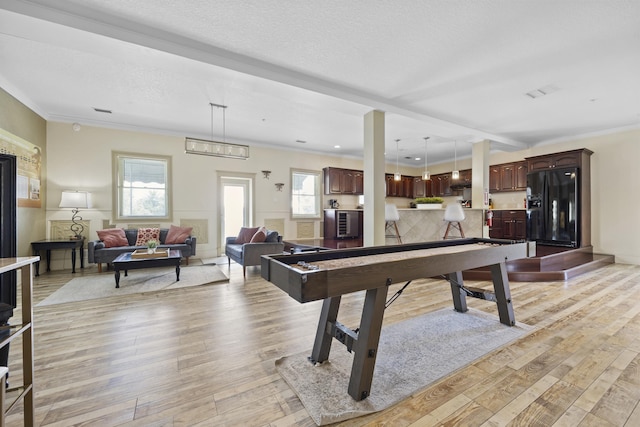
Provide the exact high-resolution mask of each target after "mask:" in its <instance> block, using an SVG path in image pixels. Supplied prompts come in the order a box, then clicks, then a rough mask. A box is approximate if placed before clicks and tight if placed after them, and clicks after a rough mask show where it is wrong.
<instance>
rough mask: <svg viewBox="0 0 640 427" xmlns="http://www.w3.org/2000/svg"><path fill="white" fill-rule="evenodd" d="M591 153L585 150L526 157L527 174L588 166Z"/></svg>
mask: <svg viewBox="0 0 640 427" xmlns="http://www.w3.org/2000/svg"><path fill="white" fill-rule="evenodd" d="M592 154H593V151H591V150H588V149H586V148H582V149H580V150H572V151H563V152H561V153H553V154H546V155H543V156H535V157H527V162H528V169H529V172H533V171H536V170H543V169H549V168H565V167H581V166H582V165H583V164H585V163H586V164H589V156H591V155H592Z"/></svg>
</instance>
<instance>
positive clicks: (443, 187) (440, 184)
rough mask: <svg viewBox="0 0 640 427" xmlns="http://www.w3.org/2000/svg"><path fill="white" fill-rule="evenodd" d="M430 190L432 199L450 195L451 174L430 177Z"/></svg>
mask: <svg viewBox="0 0 640 427" xmlns="http://www.w3.org/2000/svg"><path fill="white" fill-rule="evenodd" d="M431 189H432V190H433V196H434V197H444V196H450V195H451V194H452V193H451V173H441V174H438V175H432V176H431Z"/></svg>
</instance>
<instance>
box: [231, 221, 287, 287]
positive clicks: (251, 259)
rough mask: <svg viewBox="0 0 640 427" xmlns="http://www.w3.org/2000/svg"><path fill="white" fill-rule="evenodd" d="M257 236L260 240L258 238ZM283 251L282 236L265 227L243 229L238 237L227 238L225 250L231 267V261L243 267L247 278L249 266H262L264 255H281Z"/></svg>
mask: <svg viewBox="0 0 640 427" xmlns="http://www.w3.org/2000/svg"><path fill="white" fill-rule="evenodd" d="M253 230H255V231H253ZM252 231H253V234H252ZM257 235H259V238H256V237H258V236H257ZM283 251H284V243H283V242H282V236H281V235H279V233H278V232H277V231H275V230H267V229H266V228H264V227H257V228H247V227H243V228H242V229H241V230H240V233H239V234H238V236H235V237H227V238H226V243H225V249H224V253H225V255H226V256H227V261H228V263H229V265H230V264H231V260H233V261H235V262H237V263H238V264H240V265H242V275H243V276H244V277H247V267H248V266H253V265H260V257H261V256H262V255H270V254H278V253H280V254H281V253H282V252H283Z"/></svg>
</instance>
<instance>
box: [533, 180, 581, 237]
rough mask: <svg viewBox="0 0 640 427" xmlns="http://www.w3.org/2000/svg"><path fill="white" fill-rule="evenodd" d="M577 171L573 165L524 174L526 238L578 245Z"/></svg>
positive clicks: (578, 193)
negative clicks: (525, 180)
mask: <svg viewBox="0 0 640 427" xmlns="http://www.w3.org/2000/svg"><path fill="white" fill-rule="evenodd" d="M579 173H580V170H579V169H578V168H575V167H572V168H558V169H556V168H553V169H548V170H541V171H535V172H530V173H528V174H527V240H531V241H535V242H536V243H537V244H540V245H553V246H566V247H571V248H578V247H580V241H579V240H580V220H579V218H580V212H579V210H580V203H579V202H580V201H579V200H578V198H579V197H580V189H579V185H580V180H579V179H578V174H579Z"/></svg>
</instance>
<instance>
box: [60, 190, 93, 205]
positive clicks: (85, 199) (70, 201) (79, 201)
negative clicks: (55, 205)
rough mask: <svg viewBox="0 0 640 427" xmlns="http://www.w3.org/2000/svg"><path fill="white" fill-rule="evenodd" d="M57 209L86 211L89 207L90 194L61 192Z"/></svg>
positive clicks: (85, 192) (84, 192)
mask: <svg viewBox="0 0 640 427" xmlns="http://www.w3.org/2000/svg"><path fill="white" fill-rule="evenodd" d="M59 207H61V208H76V209H88V208H90V207H91V193H89V192H87V191H63V192H62V197H61V198H60V206H59Z"/></svg>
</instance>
